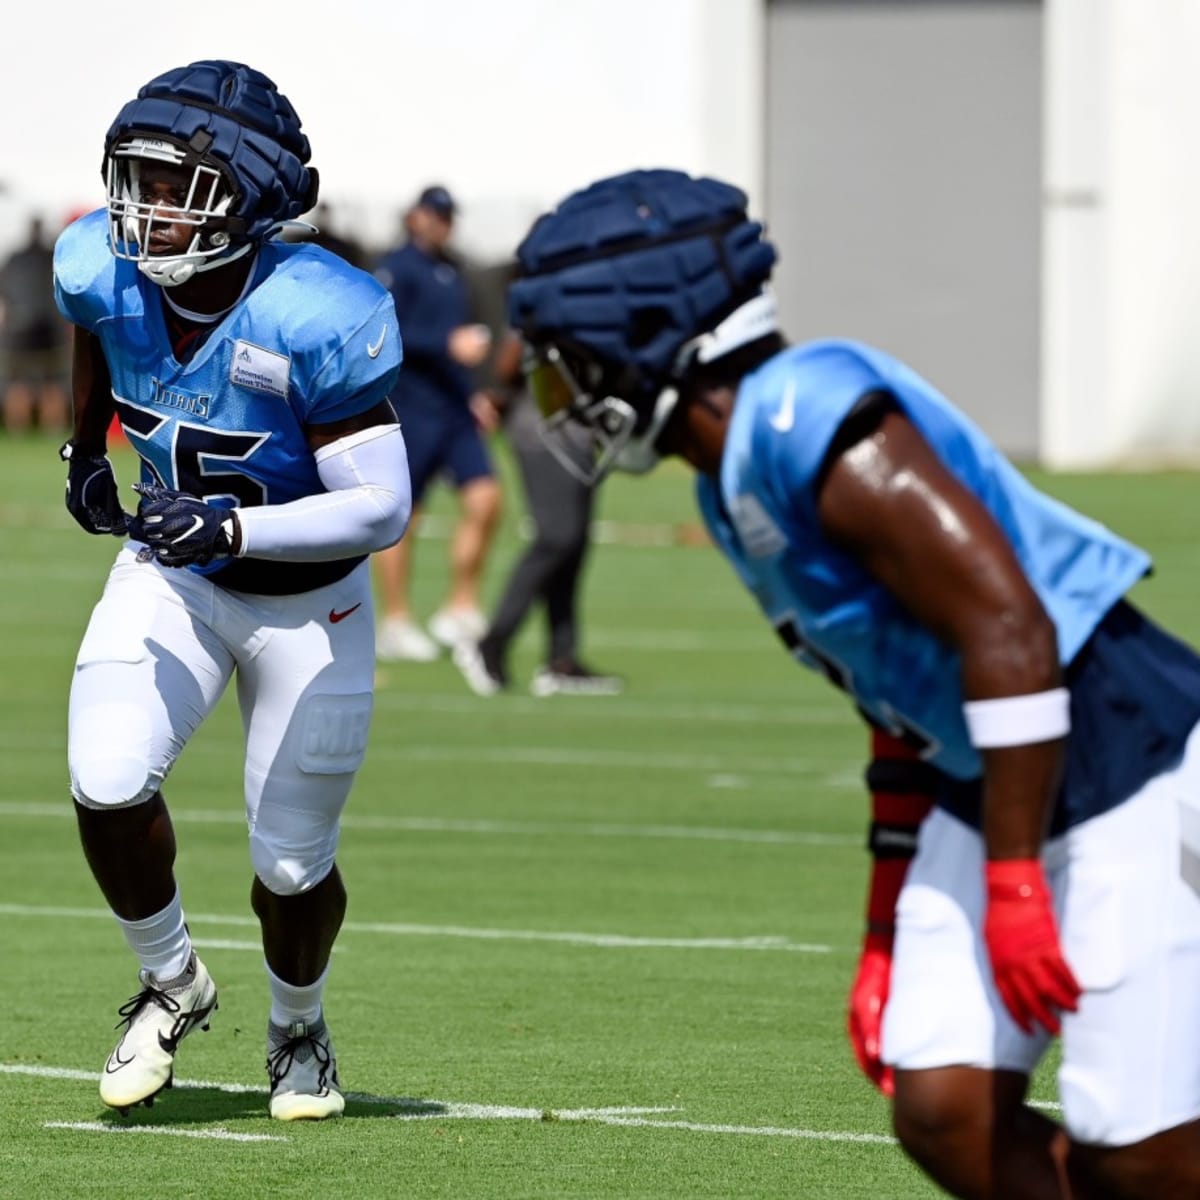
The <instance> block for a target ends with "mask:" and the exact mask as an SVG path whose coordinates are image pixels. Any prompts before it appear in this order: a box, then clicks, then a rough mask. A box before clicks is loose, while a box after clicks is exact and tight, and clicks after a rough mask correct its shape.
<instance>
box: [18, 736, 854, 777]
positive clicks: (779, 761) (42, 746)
mask: <svg viewBox="0 0 1200 1200" xmlns="http://www.w3.org/2000/svg"><path fill="white" fill-rule="evenodd" d="M31 750H33V751H38V752H46V753H58V754H65V753H66V740H65V738H28V737H18V736H16V735H4V736H0V752H4V753H12V754H28V753H29V752H30V751H31ZM187 753H188V754H189V755H191V756H193V757H195V756H197V755H203V756H204V757H206V758H215V757H220V758H228V757H229V749H228V747H227V746H224V745H221V744H220V743H219V742H216V741H202V742H199V743H196V744H194V745H191V746H189V747H188V750H187ZM370 753H371V761H372V762H373V763H378V762H380V761H383V762H398V763H409V764H411V763H422V764H425V765H431V766H448V767H452V768H453V769H454V770H455V771H458V770H459V769H461V767H462V765H463V764H464V763H482V764H486V765H488V766H510V767H594V768H598V769H603V770H612V771H622V770H628V771H684V772H687V773H688V774H690V775H695V774H703V775H716V774H721V775H730V774H732V775H787V776H792V777H794V778H796V779H798V780H801V779H802V780H804V781H806V782H810V783H816V784H817V785H818V786H824V787H831V788H841V787H842V786H843V784H842V779H843V778H844V774H843V773H842V772H837V773H834V772H832V771H831V767H830V764H825V765H824V766H822V765H821V764H819V763H816V764H815V763H814V762H813V760H812V758H799V757H797V758H770V757H765V756H763V755H755V756H753V757H750V758H737V757H731V756H728V755H725V754H694V753H689V752H686V751H678V752H667V753H654V752H638V751H628V750H595V749H583V748H573V747H569V748H561V747H560V748H554V747H549V746H494V747H479V746H475V745H468V744H461V745H454V744H450V743H446V744H443V745H440V746H430V745H408V746H405V745H395V744H393V743H390V742H380V741H378V740H377V741H376V742H375V743H373V744H372V746H371V752H370ZM855 786H856V787H858V788H861V787H862V783H861V780H859V779H858V777H857V776H856V777H855Z"/></svg>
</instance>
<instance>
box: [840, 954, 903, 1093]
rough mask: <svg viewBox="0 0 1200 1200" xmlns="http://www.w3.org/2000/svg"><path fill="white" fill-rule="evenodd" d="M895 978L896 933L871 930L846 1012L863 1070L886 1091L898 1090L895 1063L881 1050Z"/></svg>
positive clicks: (852, 1043)
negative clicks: (889, 1063)
mask: <svg viewBox="0 0 1200 1200" xmlns="http://www.w3.org/2000/svg"><path fill="white" fill-rule="evenodd" d="M891 979H892V937H891V935H890V934H882V933H874V932H872V933H868V934H867V936H866V939H865V941H864V942H863V948H862V954H861V955H860V956H859V960H858V971H857V972H856V973H855V976H854V985H853V987H851V989H850V1007H849V1011H848V1012H847V1014H846V1019H847V1027H848V1030H849V1033H850V1045H851V1046H852V1047H853V1049H854V1057H855V1059H856V1060H857V1062H858V1065H859V1068H860V1069H861V1070H862V1073H863V1074H864V1075H865V1076H866V1077H867V1078H868V1079H869V1080H870V1081H871V1082H872V1083H873V1084H874V1085H875V1086H876V1087H877V1088H878V1089H879V1090H880V1091H881V1092H882V1093H883V1094H884V1095H885V1096H891V1095H893V1094H894V1093H895V1090H896V1082H895V1076H894V1073H893V1071H892V1068H891V1067H888V1066H885V1065H884V1063H883V1059H882V1058H881V1057H880V1054H881V1042H882V1037H881V1035H882V1031H883V1009H884V1005H885V1004H887V998H888V990H889V988H890V986H891Z"/></svg>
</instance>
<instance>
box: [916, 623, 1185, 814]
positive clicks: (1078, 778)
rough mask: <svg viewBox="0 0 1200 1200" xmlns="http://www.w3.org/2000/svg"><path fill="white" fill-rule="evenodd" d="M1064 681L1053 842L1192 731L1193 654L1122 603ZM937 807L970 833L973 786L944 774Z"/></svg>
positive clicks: (1139, 779)
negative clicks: (1067, 697) (1067, 714)
mask: <svg viewBox="0 0 1200 1200" xmlns="http://www.w3.org/2000/svg"><path fill="white" fill-rule="evenodd" d="M1063 674H1064V676H1065V683H1066V685H1067V687H1068V688H1069V689H1070V691H1071V734H1070V737H1069V738H1068V739H1067V755H1066V764H1065V772H1064V779H1063V784H1062V789H1061V791H1060V792H1059V796H1058V802H1057V804H1056V805H1055V808H1054V814H1053V819H1052V823H1051V828H1050V835H1051V836H1052V837H1053V836H1057V835H1058V834H1060V833H1062V832H1063V831H1064V830H1066V829H1069V828H1071V827H1072V826H1074V825H1078V824H1079V823H1080V822H1081V821H1086V820H1088V819H1089V818H1091V817H1095V816H1099V815H1100V814H1101V813H1104V812H1108V811H1109V809H1112V808H1115V807H1116V806H1117V805H1118V804H1121V803H1122V802H1124V801H1125V800H1127V799H1128V798H1129V797H1130V796H1132V795H1134V793H1136V792H1138V791H1139V790H1140V789H1141V788H1142V786H1143V785H1144V784H1145V783H1146V782H1147V781H1148V780H1150V779H1153V778H1154V777H1155V776H1156V775H1158V774H1160V773H1161V772H1163V771H1165V770H1167V769H1168V768H1169V767H1170V766H1172V764H1174V763H1175V762H1177V761H1178V760H1179V759H1180V758H1181V757H1182V755H1183V749H1184V746H1185V745H1186V744H1187V740H1188V736H1189V734H1190V733H1191V732H1192V729H1193V727H1194V726H1195V725H1197V724H1198V723H1200V655H1197V653H1196V651H1195V650H1193V649H1192V647H1191V646H1189V645H1187V644H1186V643H1184V642H1181V641H1179V640H1178V639H1177V638H1175V637H1173V636H1172V635H1171V634H1169V633H1167V632H1166V630H1164V629H1161V628H1160V627H1159V626H1158V625H1156V624H1155V623H1154V622H1153V621H1151V620H1150V619H1149V618H1148V617H1146V616H1144V615H1143V614H1142V613H1140V612H1139V611H1138V610H1137V609H1136V608H1134V607H1133V605H1131V604H1129V603H1128V602H1127V601H1124V600H1122V601H1119V602H1118V603H1117V604H1116V605H1115V606H1114V607H1113V608H1112V609H1110V610H1109V612H1108V613H1107V614H1106V615H1105V617H1104V619H1103V620H1102V621H1101V622H1100V624H1099V625H1097V626H1096V628H1095V629H1094V630H1093V631H1092V636H1091V637H1090V638H1089V639H1088V640H1087V642H1086V643H1085V644H1084V646H1083V649H1082V650H1080V652H1079V653H1078V655H1076V657H1075V660H1074V661H1073V662H1072V663H1071V664H1070V666H1068V667H1067V668H1066V670H1065V671H1064V672H1063ZM937 803H938V804H939V805H940V807H942V808H945V809H947V810H949V812H951V813H952V814H953V815H954V816H956V817H958V818H959V819H960V820H963V821H966V822H967V824H969V825H973V826H975V827H978V826H979V822H980V813H981V805H982V788H981V781H979V780H967V781H958V780H952V779H950V778H949V777H948V776H944V777H943V782H942V786H941V787H940V788H939V791H938V796H937Z"/></svg>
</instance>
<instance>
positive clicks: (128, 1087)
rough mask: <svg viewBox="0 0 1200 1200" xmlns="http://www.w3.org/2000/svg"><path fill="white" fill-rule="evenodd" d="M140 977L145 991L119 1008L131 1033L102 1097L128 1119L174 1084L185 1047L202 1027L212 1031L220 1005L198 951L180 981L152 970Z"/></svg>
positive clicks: (109, 1069) (111, 1062)
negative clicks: (178, 1058)
mask: <svg viewBox="0 0 1200 1200" xmlns="http://www.w3.org/2000/svg"><path fill="white" fill-rule="evenodd" d="M138 978H139V979H141V981H142V990H141V991H140V992H138V994H137V995H136V996H133V997H131V998H130V999H129V1000H128V1001H127V1002H126V1003H125V1004H123V1005H121V1007H120V1009H119V1010H118V1011H119V1012H120V1014H121V1017H122V1020H121V1021H119V1022H118V1024H117V1028H118V1029H120V1028H121V1026H122V1025H124V1026H125V1027H126V1028H125V1032H124V1034H122V1035H121V1040H120V1041H119V1042H118V1043H117V1044H116V1047H115V1048H114V1050H113V1052H112V1053H111V1054H110V1055H109V1056H108V1062H106V1063H105V1064H104V1073H103V1074H102V1075H101V1076H100V1099H101V1100H103V1101H104V1103H105V1104H107V1105H108V1106H109V1108H115V1109H117V1110H118V1111H119V1112H120V1113H121V1114H122V1115H124V1114H126V1113H127V1112H128V1111H129V1110H130V1109H131V1108H133V1107H134V1106H135V1105H138V1104H145V1106H146V1107H147V1108H150V1107H151V1106H152V1105H153V1103H154V1097H155V1096H157V1095H158V1093H159V1092H161V1091H162V1090H163V1088H168V1087H170V1086H171V1079H172V1075H173V1072H174V1068H175V1051H176V1050H177V1049H178V1048H179V1043H180V1042H181V1041H183V1039H184V1038H185V1037H187V1035H188V1034H189V1033H191V1032H192V1030H193V1029H195V1028H196V1026H197V1025H198V1026H199V1027H200V1028H201V1029H207V1028H208V1021H209V1015H210V1014H211V1013H212V1011H213V1010H214V1009H215V1008H216V1007H217V988H216V985H215V984H214V983H213V981H212V976H211V975H209V973H208V970H207V968H206V967H205V966H204V964H203V963H202V962H201V961H200V960H199V959H198V958H197V957H196V955H195V954H194V953H193V954H192V957H191V959H190V960H189V962H188V965H187V969H186V970H185V971H184V972H183V974H182V975H179V976H178V977H176V978H175V979H168V980H167V981H166V982H164V983H158V982H156V981H155V980H154V979H153V978H152V977H151V976H150V975H149V974H148V973H147V972H146V971H142V972H141V973H140V975H139V976H138Z"/></svg>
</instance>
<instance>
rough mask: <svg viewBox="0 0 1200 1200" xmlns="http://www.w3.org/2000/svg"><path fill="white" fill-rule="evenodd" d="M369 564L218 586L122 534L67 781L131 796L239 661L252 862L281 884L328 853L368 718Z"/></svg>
mask: <svg viewBox="0 0 1200 1200" xmlns="http://www.w3.org/2000/svg"><path fill="white" fill-rule="evenodd" d="M374 669H375V633H374V618H373V612H372V597H371V582H370V571H369V565H368V563H367V562H363V563H360V564H359V566H357V567H356V568H355V569H354V570H353V571H352V572H351V573H350V574H349V575H347V576H346V577H345V578H344V579H341V580H338V581H337V582H336V583H332V584H329V585H328V586H326V587H322V588H317V589H315V590H313V591H310V592H303V593H300V594H298V595H292V596H249V595H244V594H241V593H237V592H229V591H225V590H223V589H222V588H219V587H217V586H216V585H215V584H212V583H210V582H209V581H208V580H207V579H205V578H204V577H203V576H202V575H198V574H196V573H195V572H193V571H189V570H186V569H178V568H171V567H160V566H159V565H158V564H156V563H153V562H149V563H140V562H138V561H137V559H136V556H135V554H134V552H133V551H132V550H131V549H130V548H129V547H128V546H127V547H125V548H124V549H123V550H122V551H121V552H120V554H119V555H118V557H117V561H116V563H115V564H114V565H113V568H112V571H111V572H110V574H109V577H108V582H107V585H106V586H105V589H104V594H103V596H102V597H101V598H100V601H99V603H98V604H97V605H96V607H95V609H94V610H93V612H92V618H91V621H90V623H89V624H88V628H87V632H86V634H85V635H84V638H83V643H82V645H81V646H80V649H79V655H78V658H77V660H76V664H75V676H74V680H73V682H72V685H71V702H70V717H69V735H68V736H69V740H68V761H69V764H70V771H71V793H72V795H73V796H74V797H75V799H76V800H77V801H78V802H79V803H80V804H83V805H86V806H87V807H89V808H98V809H104V808H114V807H122V806H130V805H134V804H141V803H144V802H145V801H146V800H148V799H149V798H150V797H151V796H153V795H154V793H155V792H157V791H158V790H159V788H160V787H161V786H162V784H163V781H164V780H165V779H166V777H167V776H168V774H170V771H171V768H172V767H173V766H174V765H175V761H176V759H177V758H178V757H179V755H180V753H181V752H182V750H183V748H184V746H186V745H187V742H188V739H189V738H190V737H191V736H192V734H193V733H194V732H195V731H196V729H197V728H198V727H199V726H200V723H201V722H202V721H203V720H204V718H205V717H206V716H208V714H209V713H210V712H211V711H212V710H213V708H214V706H215V705H216V703H217V701H218V700H219V699H220V697H221V694H222V692H223V691H224V690H225V686H226V684H228V683H229V681H230V679H231V678H232V677H233V676H234V674H235V673H236V675H237V696H238V704H239V706H240V707H241V712H242V722H243V726H244V728H245V737H246V759H245V769H244V787H245V801H246V820H247V823H248V826H249V831H250V853H251V860H252V862H253V865H254V870H255V872H256V874H257V875H258V877H259V878H260V879H261V880H262V882H263V883H264V884H265V885H266V887H267V888H269V889H270V890H271V891H272V892H274V893H276V894H278V895H291V894H295V893H298V892H303V891H307V890H308V889H309V888H311V887H313V886H315V885H316V884H317V883H319V882H320V881H321V880H322V879H324V878H325V876H326V875H327V874H328V873H329V871H330V869H331V868H332V866H333V859H334V853H335V850H336V848H337V840H338V822H339V818H340V816H341V811H342V808H343V806H344V805H345V803H346V798H347V796H348V795H349V792H350V785H351V784H352V782H353V780H354V774H355V771H357V769H358V767H359V765H360V764H361V762H362V759H363V753H364V751H365V749H366V744H367V732H368V728H369V725H370V719H371V706H372V690H373V686H374Z"/></svg>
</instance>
